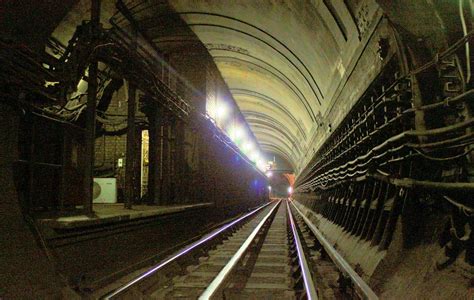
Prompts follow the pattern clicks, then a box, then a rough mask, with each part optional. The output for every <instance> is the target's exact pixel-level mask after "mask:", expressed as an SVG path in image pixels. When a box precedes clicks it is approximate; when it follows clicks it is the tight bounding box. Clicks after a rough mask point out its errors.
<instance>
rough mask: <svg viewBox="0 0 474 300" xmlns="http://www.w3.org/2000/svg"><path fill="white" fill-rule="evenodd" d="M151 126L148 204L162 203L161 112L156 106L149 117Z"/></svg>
mask: <svg viewBox="0 0 474 300" xmlns="http://www.w3.org/2000/svg"><path fill="white" fill-rule="evenodd" d="M148 121H149V123H150V126H149V136H150V144H149V154H148V155H149V165H148V168H149V169H148V198H149V199H148V201H149V202H148V203H149V204H156V203H159V202H160V193H161V192H160V186H161V166H160V162H161V159H160V155H161V125H160V116H159V110H158V107H156V105H154V106H153V107H152V108H151V112H150V113H149V115H148Z"/></svg>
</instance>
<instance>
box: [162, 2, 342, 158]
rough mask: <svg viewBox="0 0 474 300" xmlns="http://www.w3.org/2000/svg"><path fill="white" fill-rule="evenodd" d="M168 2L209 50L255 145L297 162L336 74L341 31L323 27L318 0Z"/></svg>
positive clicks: (324, 20) (324, 11) (322, 11)
mask: <svg viewBox="0 0 474 300" xmlns="http://www.w3.org/2000/svg"><path fill="white" fill-rule="evenodd" d="M170 2H171V3H170V4H171V5H172V6H173V8H174V9H175V10H176V11H177V13H178V14H179V15H180V16H181V18H182V19H183V20H184V21H185V22H186V23H187V24H188V26H189V27H190V28H191V29H192V30H193V32H194V33H195V34H196V35H197V37H198V38H199V39H200V40H201V42H202V43H203V44H204V45H205V46H206V48H207V49H208V51H209V53H210V54H211V56H212V57H213V59H214V61H215V63H216V65H217V67H218V69H219V71H220V72H221V74H222V76H223V78H224V80H225V81H226V84H227V85H228V87H229V89H230V92H231V93H232V95H233V97H234V99H235V100H236V102H237V104H238V105H239V107H240V109H241V111H242V112H243V114H244V116H245V118H246V120H247V122H248V124H249V125H250V128H251V129H252V131H253V133H254V134H255V136H256V138H257V139H258V141H259V143H260V145H261V147H262V149H263V150H264V151H267V152H268V153H276V154H278V155H279V156H281V157H284V158H285V159H286V160H287V161H288V162H289V163H290V164H291V165H292V166H293V167H294V166H296V165H297V162H298V161H299V160H300V159H301V158H302V156H303V155H304V153H305V152H306V150H307V147H308V142H309V140H310V139H311V135H312V133H313V132H314V130H315V129H317V124H318V120H319V116H321V115H322V114H324V112H325V111H326V109H328V107H329V103H328V102H329V101H328V100H329V98H328V94H329V92H330V89H331V87H332V86H333V84H334V81H338V80H340V78H341V74H340V64H341V42H340V41H341V36H335V35H334V31H333V30H330V29H329V26H331V25H334V24H329V25H328V24H327V23H328V22H327V13H328V11H327V7H325V6H324V4H323V1H312V2H311V1H299V0H298V1H297V0H295V1H277V0H268V1H243V0H242V1H225V2H223V1H218V0H208V1H195V0H174V1H170ZM262 12H264V13H262ZM324 14H326V15H324ZM322 15H324V17H325V18H323V17H322ZM338 68H339V69H338Z"/></svg>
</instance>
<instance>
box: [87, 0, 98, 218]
mask: <svg viewBox="0 0 474 300" xmlns="http://www.w3.org/2000/svg"><path fill="white" fill-rule="evenodd" d="M100 4H101V1H100V0H91V23H90V24H91V35H92V40H94V39H96V32H97V30H98V28H99V22H100ZM97 69H98V62H97V58H96V57H95V55H92V57H91V62H90V64H89V74H88V80H87V81H88V85H87V108H86V138H85V141H86V142H85V162H84V165H85V167H84V175H85V176H84V203H83V209H84V213H85V214H91V213H92V197H93V183H94V155H95V126H96V124H95V122H96V105H97Z"/></svg>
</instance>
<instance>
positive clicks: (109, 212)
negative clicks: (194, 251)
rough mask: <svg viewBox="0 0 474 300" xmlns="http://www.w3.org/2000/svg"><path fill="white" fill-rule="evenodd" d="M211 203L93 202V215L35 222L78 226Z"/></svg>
mask: <svg viewBox="0 0 474 300" xmlns="http://www.w3.org/2000/svg"><path fill="white" fill-rule="evenodd" d="M210 206H212V203H199V204H186V205H167V206H155V205H153V206H152V205H134V206H133V208H132V209H126V208H124V205H123V203H114V204H94V206H93V210H94V215H93V216H87V215H75V216H67V217H58V218H39V219H37V222H38V223H40V224H41V225H45V226H48V227H52V228H57V229H60V228H80V227H85V226H91V225H97V224H106V223H114V222H120V221H126V220H133V219H140V218H147V217H155V216H160V215H167V214H172V213H177V212H183V211H186V210H193V209H197V208H204V207H210Z"/></svg>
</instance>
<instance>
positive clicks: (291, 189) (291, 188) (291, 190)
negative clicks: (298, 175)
mask: <svg viewBox="0 0 474 300" xmlns="http://www.w3.org/2000/svg"><path fill="white" fill-rule="evenodd" d="M288 194H290V195H291V194H293V187H291V186H289V187H288Z"/></svg>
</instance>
